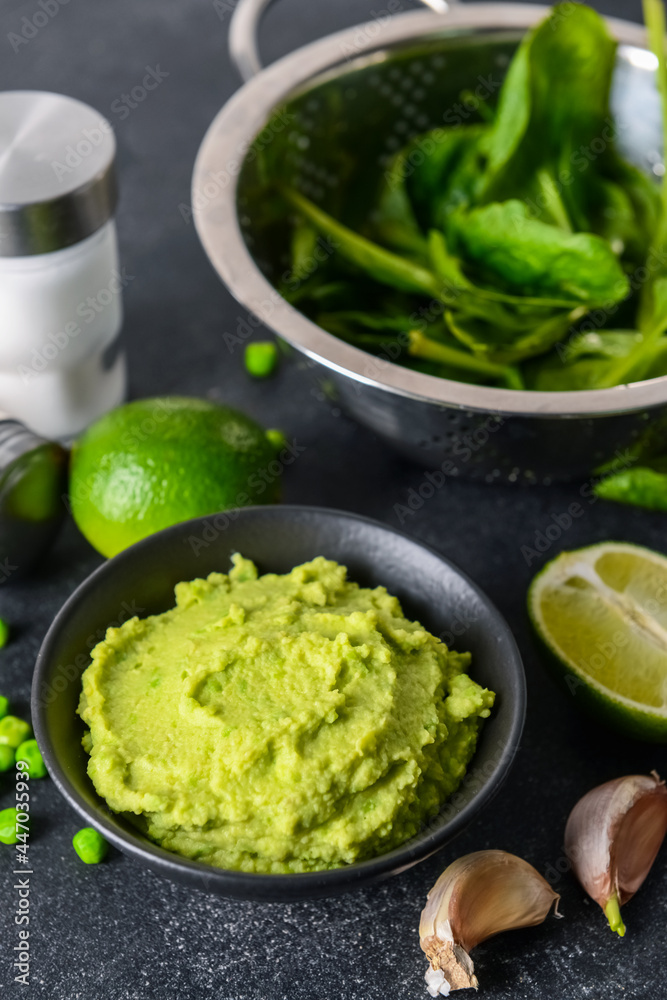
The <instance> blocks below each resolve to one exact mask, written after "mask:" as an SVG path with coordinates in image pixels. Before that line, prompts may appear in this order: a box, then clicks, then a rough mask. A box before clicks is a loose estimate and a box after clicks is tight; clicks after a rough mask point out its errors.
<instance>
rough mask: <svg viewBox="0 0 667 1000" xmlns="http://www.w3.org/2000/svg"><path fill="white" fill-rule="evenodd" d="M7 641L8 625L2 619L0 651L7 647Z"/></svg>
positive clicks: (0, 623) (0, 620) (0, 619)
mask: <svg viewBox="0 0 667 1000" xmlns="http://www.w3.org/2000/svg"><path fill="white" fill-rule="evenodd" d="M8 641H9V625H8V624H7V622H6V621H5V619H4V618H0V649H2V647H3V646H6V645H7V642H8Z"/></svg>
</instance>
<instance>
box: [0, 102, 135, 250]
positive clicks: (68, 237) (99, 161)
mask: <svg viewBox="0 0 667 1000" xmlns="http://www.w3.org/2000/svg"><path fill="white" fill-rule="evenodd" d="M115 155H116V140H115V138H114V134H113V129H112V127H111V125H110V124H109V122H108V121H107V120H106V118H104V117H103V116H102V115H101V114H100V113H99V112H97V111H95V110H94V109H93V108H91V107H89V106H88V105H87V104H83V103H82V102H81V101H76V100H74V98H72V97H64V96H62V95H61V94H49V93H47V92H45V91H39V90H13V91H5V92H3V93H0V257H23V256H27V255H30V254H40V253H50V252H52V251H53V250H61V249H63V248H64V247H68V246H72V244H74V243H78V242H79V241H80V240H83V239H85V238H86V237H87V236H91V235H92V233H94V232H95V231H96V230H97V229H99V228H100V226H102V225H104V223H105V222H106V221H107V219H110V218H111V216H112V215H113V212H114V209H115V207H116V199H117V195H116V183H115V176H114V158H115Z"/></svg>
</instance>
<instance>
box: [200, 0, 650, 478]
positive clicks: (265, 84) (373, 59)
mask: <svg viewBox="0 0 667 1000" xmlns="http://www.w3.org/2000/svg"><path fill="white" fill-rule="evenodd" d="M269 2H270V0H239V3H238V5H237V7H236V9H235V14H234V18H233V23H232V29H231V32H230V39H231V47H232V54H233V56H234V58H235V59H236V62H237V65H238V66H239V69H240V70H241V73H242V75H244V76H245V77H246V78H250V77H252V79H249V80H248V82H247V83H246V84H245V85H244V86H243V87H242V88H241V90H239V91H238V92H237V93H236V94H235V95H234V96H233V97H232V98H231V100H230V101H229V102H228V104H227V105H226V106H225V107H224V108H223V109H222V111H221V112H220V113H219V114H218V116H217V117H216V118H215V120H214V121H213V123H212V125H211V127H210V129H209V131H208V132H207V134H206V136H205V138H204V141H203V143H202V146H201V149H200V151H199V154H198V157H197V162H196V165H195V170H194V177H193V191H192V197H193V212H194V218H195V223H196V226H197V229H198V232H199V235H200V238H201V240H202V242H203V244H204V247H205V249H206V252H207V254H208V256H209V257H210V259H211V262H212V263H213V266H214V267H215V269H216V270H217V272H218V273H219V275H220V276H221V278H222V279H223V281H224V282H225V283H226V285H227V286H228V287H229V289H230V290H231V292H232V293H233V294H234V295H235V297H236V298H237V299H238V301H239V302H240V303H242V304H243V305H244V306H246V307H247V308H248V309H250V310H251V311H252V313H254V314H255V315H256V316H257V317H258V318H259V319H261V320H262V322H264V323H265V324H266V325H267V326H268V327H270V328H271V329H273V330H274V331H275V332H276V333H277V334H278V335H279V336H280V337H282V338H283V339H284V340H286V341H287V342H288V343H290V344H291V345H292V346H293V347H295V348H296V349H297V350H298V351H300V352H302V353H303V354H304V355H306V356H307V357H308V358H310V359H311V360H312V362H313V363H314V364H315V366H316V368H317V370H318V371H319V372H320V373H321V374H322V376H323V377H324V378H325V380H326V382H327V385H328V386H329V387H330V388H331V389H332V391H333V392H334V393H335V394H336V396H337V398H338V399H339V400H340V403H341V405H342V406H343V407H344V408H345V409H346V410H347V411H348V412H350V413H351V414H352V415H354V416H355V417H356V418H357V419H358V420H359V421H360V422H361V423H363V424H366V425H367V426H368V427H371V428H372V429H373V430H374V431H376V432H377V433H378V434H379V435H381V436H382V437H383V438H385V439H387V440H388V441H390V442H391V443H392V444H393V445H395V446H396V447H397V448H399V449H400V450H401V451H402V452H403V453H405V454H406V455H408V456H409V457H411V458H413V459H414V460H416V461H417V462H420V463H422V464H423V465H425V466H431V467H441V468H442V469H443V471H445V472H446V473H447V474H451V475H462V476H466V477H469V478H476V479H482V480H486V481H488V482H494V481H505V482H542V483H545V482H551V481H553V480H559V479H560V480H563V479H577V478H584V477H586V476H589V475H591V473H592V472H593V470H595V469H596V468H598V467H600V466H601V465H602V464H604V463H608V462H610V461H612V460H613V459H614V458H618V461H619V462H621V463H626V462H628V461H630V460H631V457H632V454H637V453H639V452H640V451H641V450H642V449H647V448H648V447H650V441H651V440H654V439H656V438H659V437H661V436H662V433H661V432H662V430H663V429H664V427H665V424H667V377H664V378H657V379H651V380H649V381H645V382H638V383H634V384H631V385H626V386H618V387H615V388H612V389H600V390H589V391H579V392H577V391H569V392H550V393H545V392H529V391H515V390H509V389H498V388H488V387H483V386H475V385H469V384H465V383H460V382H454V381H451V380H448V379H441V378H437V377H434V376H432V375H425V374H422V373H420V372H415V371H411V370H409V369H406V368H403V367H401V366H399V365H396V364H394V363H393V362H392V361H391V359H390V358H388V357H385V358H382V357H380V358H377V357H374V356H371V355H369V354H367V353H365V352H363V351H361V350H359V349H357V348H355V347H352V346H351V345H349V344H347V343H344V342H343V341H341V340H339V339H338V338H336V337H335V336H333V335H331V334H329V333H327V332H326V331H324V330H322V329H321V328H320V327H319V326H317V325H316V324H315V323H313V322H312V321H311V320H309V319H308V318H307V317H305V316H304V315H303V314H302V313H300V312H298V310H297V309H296V308H294V307H293V306H291V305H290V304H289V303H288V302H287V301H286V300H285V299H284V298H283V297H282V296H281V295H280V294H279V293H278V292H277V291H276V285H277V284H278V282H279V280H280V279H281V277H283V278H284V276H285V274H286V273H288V272H289V267H290V259H289V253H288V239H287V226H286V222H285V219H284V218H281V217H277V218H275V219H271V218H267V213H266V212H264V211H262V212H259V211H258V210H257V209H258V206H261V205H262V204H263V202H262V199H263V198H264V197H265V192H266V184H267V177H266V172H267V169H268V170H270V171H271V172H272V176H271V178H270V180H272V181H273V180H280V179H285V180H290V181H291V183H295V184H296V185H297V186H298V187H299V189H300V190H301V191H302V192H303V193H304V194H305V195H307V196H308V197H309V198H311V199H312V200H313V201H315V202H317V203H319V204H320V205H322V207H323V208H324V209H325V210H327V211H328V212H330V213H331V214H332V215H334V216H336V217H337V218H341V219H343V220H344V221H345V222H346V223H347V224H348V225H354V223H355V220H357V219H361V218H363V217H364V216H365V214H366V213H367V210H368V204H369V197H370V192H371V190H373V188H374V185H375V184H376V182H377V173H378V170H381V171H382V170H384V169H385V168H386V165H387V163H388V162H389V159H390V158H391V156H392V155H393V153H395V151H396V150H397V149H399V148H401V147H403V146H404V145H405V143H406V142H407V141H408V140H409V139H410V138H412V137H413V136H415V135H417V134H419V133H421V132H424V131H425V130H427V129H429V128H433V127H437V126H442V125H443V124H449V125H451V124H457V123H460V124H463V122H464V121H465V120H466V117H465V116H466V115H467V114H469V113H470V107H466V106H465V105H464V104H462V103H461V97H460V95H461V92H462V91H464V90H469V91H472V92H473V94H474V93H475V91H476V90H477V91H478V96H483V97H490V98H493V95H494V94H495V93H496V92H497V90H498V89H499V87H500V83H501V81H502V78H503V76H504V73H505V70H506V68H507V66H508V64H509V61H510V58H511V55H512V53H513V51H514V50H515V48H516V46H517V44H518V42H519V40H520V38H521V36H522V35H523V33H524V32H525V31H526V29H527V28H529V27H530V26H531V25H533V24H534V23H536V22H537V21H539V20H541V19H542V18H543V17H544V16H545V15H546V13H547V11H548V8H547V7H542V6H532V5H531V6H528V5H523V4H511V3H507V4H506V3H473V4H466V5H465V6H462V5H459V4H457V3H454V4H450V5H449V7H448V8H447V4H444V3H442V0H430V3H429V5H430V6H433V5H435V4H436V2H437V6H438V9H441V10H443V13H439V14H438V13H427V12H421V11H415V12H411V13H404V14H397V15H395V16H393V17H391V16H390V15H389V13H388V12H384V13H382V12H381V13H380V14H379V15H378V16H377V18H376V19H375V20H374V21H372V22H369V23H367V24H365V25H361V26H359V27H357V28H352V29H349V30H346V31H342V32H338V33H336V34H334V35H330V36H328V37H327V38H325V39H323V40H321V41H318V42H315V43H313V44H311V45H307V46H305V47H303V48H301V49H299V50H298V51H296V52H294V53H292V54H291V55H289V56H287V57H285V58H284V59H281V60H280V61H279V62H277V63H274V64H273V65H272V66H270V67H269V68H268V69H264V70H261V71H259V62H258V57H257V50H256V41H255V32H256V27H257V21H258V19H259V16H260V15H261V12H262V11H263V9H264V8H265V7H266V6H268V3H269ZM609 25H610V28H611V30H612V32H613V33H614V34H615V35H616V37H617V38H618V39H619V42H620V43H621V44H620V47H619V51H618V60H617V70H616V77H615V83H614V91H613V109H614V114H615V120H616V134H617V141H618V142H619V145H620V146H621V148H622V150H623V152H624V153H625V154H626V155H627V156H628V157H629V158H630V159H632V160H633V161H634V162H635V163H636V164H637V165H639V166H641V167H643V168H644V169H646V170H647V171H653V172H655V173H656V174H660V173H661V172H663V171H664V167H663V161H662V148H661V139H660V135H661V125H660V103H659V98H658V94H657V90H656V87H655V83H654V70H655V59H654V57H653V56H652V55H651V53H650V52H648V51H647V50H646V48H645V47H644V31H643V29H641V28H640V27H639V26H637V25H633V24H630V23H627V22H624V21H619V20H610V21H609ZM255 72H256V73H257V75H254V76H253V74H254V73H255ZM457 119H458V122H457ZM260 152H262V153H265V155H258V154H259V153H260ZM592 152H593V154H594V153H595V151H592ZM267 165H268V167H267ZM323 252H325V253H326V247H325V248H324V250H323ZM334 252H335V251H334Z"/></svg>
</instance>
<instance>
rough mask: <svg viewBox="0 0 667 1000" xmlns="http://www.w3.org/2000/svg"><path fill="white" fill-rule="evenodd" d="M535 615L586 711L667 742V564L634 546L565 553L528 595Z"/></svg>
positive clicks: (639, 734) (606, 545)
mask: <svg viewBox="0 0 667 1000" xmlns="http://www.w3.org/2000/svg"><path fill="white" fill-rule="evenodd" d="M528 612H529V614H530V617H531V619H532V622H533V625H534V626H535V628H536V630H537V633H538V635H539V636H540V638H541V639H542V641H543V642H544V643H545V645H546V647H547V650H548V651H549V653H550V654H551V657H550V658H551V662H552V663H553V664H555V665H556V666H557V668H558V669H559V672H560V674H561V676H562V677H563V678H564V680H565V683H566V685H567V687H568V689H569V691H570V692H571V694H572V695H573V696H574V697H575V700H576V701H577V702H578V703H579V704H581V706H582V707H583V708H588V709H591V710H592V711H594V712H595V713H596V714H597V715H598V716H600V717H602V718H603V719H604V721H606V722H609V723H610V724H611V725H613V726H614V727H615V728H617V729H619V730H621V731H622V732H624V733H626V734H628V735H631V736H635V737H637V738H639V739H643V740H650V741H652V742H660V743H665V742H667V558H666V557H665V556H663V555H661V554H660V553H658V552H653V551H651V549H645V548H642V547H641V546H639V545H630V544H628V543H626V542H601V543H600V544H598V545H589V546H588V547H586V548H583V549H576V550H575V551H573V552H562V553H561V554H560V555H559V556H557V558H556V559H553V560H552V561H551V562H550V563H547V565H546V566H545V567H544V569H543V570H542V571H541V572H540V573H538V575H537V576H536V577H535V579H534V580H533V582H532V584H531V585H530V589H529V591H528Z"/></svg>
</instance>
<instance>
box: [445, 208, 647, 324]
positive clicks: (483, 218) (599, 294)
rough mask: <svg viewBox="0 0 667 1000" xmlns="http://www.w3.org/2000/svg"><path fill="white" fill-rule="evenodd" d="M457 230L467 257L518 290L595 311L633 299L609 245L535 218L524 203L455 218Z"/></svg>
mask: <svg viewBox="0 0 667 1000" xmlns="http://www.w3.org/2000/svg"><path fill="white" fill-rule="evenodd" d="M452 227H453V230H454V233H455V237H456V242H457V244H458V245H460V246H461V248H462V251H463V256H465V257H466V258H467V259H468V260H470V261H472V262H474V263H475V264H477V265H478V266H479V267H481V268H483V269H484V271H485V272H486V273H487V274H490V275H491V276H492V277H493V278H495V279H496V280H500V281H502V282H504V284H505V285H506V286H508V287H509V288H512V289H514V290H516V291H521V290H523V291H524V292H526V293H527V294H529V295H533V296H535V295H540V294H543V295H545V296H547V297H551V298H557V297H560V298H562V299H563V300H565V302H569V303H571V304H572V305H574V304H579V303H581V304H585V305H588V306H591V307H594V306H596V305H602V304H603V303H606V302H611V303H615V302H620V301H621V300H622V299H624V298H625V296H626V295H627V294H628V291H629V288H630V285H629V282H628V278H627V277H626V275H624V274H623V271H622V269H621V266H620V264H619V262H618V259H617V257H616V255H615V254H614V252H613V251H612V249H611V248H610V246H609V244H608V243H606V242H605V241H604V240H603V239H601V238H600V237H599V236H590V235H588V234H585V233H578V234H576V235H571V234H569V233H565V232H563V231H562V230H561V229H558V228H556V227H554V226H550V225H547V224H546V223H544V222H540V221H538V220H536V219H532V218H531V217H530V212H529V209H528V207H527V206H526V205H525V204H524V203H523V202H522V201H516V200H514V201H506V202H501V203H499V204H495V205H488V206H486V207H484V208H476V209H473V211H471V212H468V213H467V214H460V215H456V216H455V217H454V220H453V223H452Z"/></svg>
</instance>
